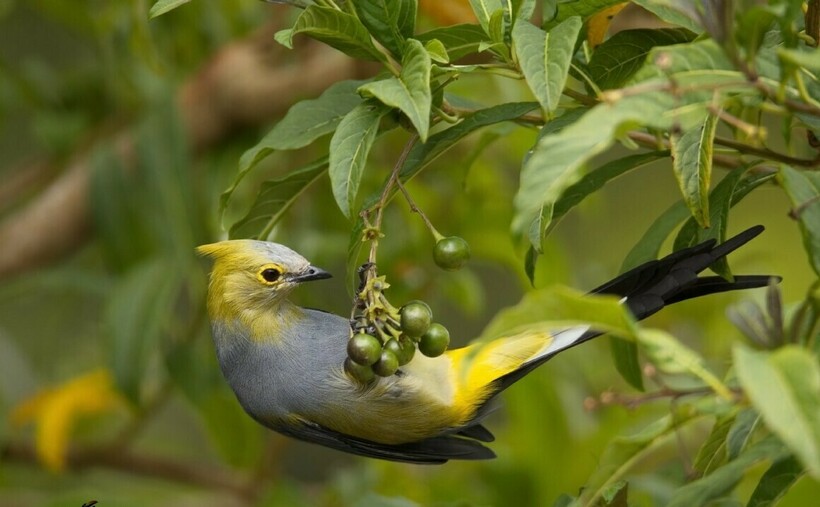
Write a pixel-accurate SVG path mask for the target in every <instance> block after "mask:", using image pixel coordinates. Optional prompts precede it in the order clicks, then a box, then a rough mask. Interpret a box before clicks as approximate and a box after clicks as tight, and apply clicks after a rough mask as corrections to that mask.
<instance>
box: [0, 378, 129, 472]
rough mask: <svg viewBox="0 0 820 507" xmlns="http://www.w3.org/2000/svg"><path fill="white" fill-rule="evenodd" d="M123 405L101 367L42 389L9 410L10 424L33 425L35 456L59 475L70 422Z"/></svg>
mask: <svg viewBox="0 0 820 507" xmlns="http://www.w3.org/2000/svg"><path fill="white" fill-rule="evenodd" d="M124 406H125V402H124V401H123V399H122V397H121V396H120V395H119V394H118V393H117V392H116V391H115V390H114V383H113V380H112V378H111V374H110V372H109V371H108V370H105V369H102V368H101V369H98V370H94V371H91V372H89V373H86V374H84V375H81V376H79V377H75V378H73V379H71V380H69V381H67V382H65V383H63V384H61V385H59V386H57V387H53V388H46V389H44V390H42V391H40V392H39V393H37V394H35V395H34V396H32V397H31V398H29V399H27V400H25V401H23V402H22V403H20V404H19V405H18V406H17V407H15V408H14V410H13V411H12V413H11V421H12V424H14V425H16V426H23V425H25V424H27V423H29V422H33V423H34V424H35V426H36V432H35V449H36V451H37V456H38V457H39V459H40V461H42V463H43V465H44V466H45V467H46V468H48V469H49V470H52V471H54V472H61V471H62V470H63V469H64V468H65V462H66V452H67V450H68V444H69V439H70V436H71V430H72V428H73V427H74V423H75V422H76V421H77V420H78V419H79V418H80V417H83V416H89V415H96V414H101V413H106V412H112V411H114V410H116V409H119V408H121V407H124Z"/></svg>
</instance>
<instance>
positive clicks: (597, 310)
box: [476, 286, 638, 342]
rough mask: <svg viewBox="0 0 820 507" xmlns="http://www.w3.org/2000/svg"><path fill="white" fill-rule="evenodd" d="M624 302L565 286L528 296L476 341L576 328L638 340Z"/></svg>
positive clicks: (497, 317) (504, 312) (502, 313)
mask: <svg viewBox="0 0 820 507" xmlns="http://www.w3.org/2000/svg"><path fill="white" fill-rule="evenodd" d="M620 299H621V298H619V297H616V296H611V295H599V294H594V295H590V294H584V293H582V292H580V291H576V290H574V289H570V288H568V287H563V286H554V287H549V288H546V289H539V290H534V291H531V292H527V293H526V294H524V297H523V298H522V299H521V301H519V302H518V303H517V304H516V305H514V306H511V307H508V308H505V309H503V310H501V311H499V312H498V313H497V314H496V315H495V317H493V319H492V320H491V321H490V323H489V324H488V325H487V327H486V328H485V329H484V331H483V332H482V333H481V336H480V337H479V338H478V339H477V340H476V341H479V342H480V341H486V340H493V339H496V338H499V337H501V336H512V335H514V334H517V333H521V332H547V333H549V332H554V331H555V330H557V329H562V328H566V327H569V326H573V325H588V326H590V327H591V328H592V329H595V330H597V331H601V332H605V333H612V334H615V335H618V336H622V337H625V338H632V339H634V338H635V336H636V333H637V332H638V331H637V326H636V324H635V318H634V317H633V316H632V314H631V313H630V312H629V310H628V309H627V307H626V306H625V305H622V304H621V303H620ZM546 316H549V318H546Z"/></svg>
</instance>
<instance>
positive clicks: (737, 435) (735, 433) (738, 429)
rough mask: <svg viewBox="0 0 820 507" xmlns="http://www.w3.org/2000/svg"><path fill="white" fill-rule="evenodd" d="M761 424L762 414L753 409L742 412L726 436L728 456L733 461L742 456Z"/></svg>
mask: <svg viewBox="0 0 820 507" xmlns="http://www.w3.org/2000/svg"><path fill="white" fill-rule="evenodd" d="M759 423H760V414H758V413H757V411H756V410H754V409H752V408H747V409H744V410H741V411H740V413H739V414H738V415H737V417H736V418H735V422H734V424H732V427H731V429H729V434H728V435H727V436H726V456H727V457H728V458H729V459H730V460H733V459H735V458H737V457H738V456H740V453H742V452H743V451H744V450H745V449H746V446H748V445H749V442H750V441H751V439H752V436H753V435H754V433H755V430H756V429H757V427H758V425H759Z"/></svg>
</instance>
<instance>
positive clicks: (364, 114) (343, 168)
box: [328, 101, 388, 218]
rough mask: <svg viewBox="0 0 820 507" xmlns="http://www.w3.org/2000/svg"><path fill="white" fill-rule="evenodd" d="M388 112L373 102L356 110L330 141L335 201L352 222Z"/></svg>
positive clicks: (348, 116)
mask: <svg viewBox="0 0 820 507" xmlns="http://www.w3.org/2000/svg"><path fill="white" fill-rule="evenodd" d="M387 111H388V110H387V109H386V108H384V107H382V106H381V105H377V104H373V103H371V102H369V101H368V102H363V103H361V104H359V105H358V106H356V107H354V108H353V110H352V111H350V112H349V113H348V114H347V115H346V116H345V117H344V118H343V119H342V121H341V122H340V123H339V126H338V128H336V132H335V133H334V134H333V137H332V138H331V139H330V162H329V171H328V172H329V174H330V183H331V185H332V190H333V197H334V198H335V199H336V204H338V205H339V209H340V210H342V213H343V214H344V215H345V216H346V217H348V218H350V216H351V213H352V210H353V205H354V204H355V200H356V194H357V193H358V191H359V183H360V182H361V180H362V173H363V172H364V167H365V165H366V164H367V156H368V154H369V153H370V148H371V147H372V146H373V141H374V140H375V139H376V133H378V131H379V122H380V121H381V119H382V116H384V115H385V114H387Z"/></svg>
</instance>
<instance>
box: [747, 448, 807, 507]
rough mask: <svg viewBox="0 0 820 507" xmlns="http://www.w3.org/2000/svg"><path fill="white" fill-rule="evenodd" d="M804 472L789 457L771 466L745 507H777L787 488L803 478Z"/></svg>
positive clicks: (800, 466)
mask: <svg viewBox="0 0 820 507" xmlns="http://www.w3.org/2000/svg"><path fill="white" fill-rule="evenodd" d="M804 473H805V470H803V466H802V465H801V464H800V462H799V461H798V460H797V459H796V458H795V457H794V456H789V457H788V458H785V459H783V460H781V461H778V462H776V463H774V464H772V466H771V467H769V469H768V470H766V473H765V474H763V477H761V478H760V482H758V483H757V487H756V488H755V490H754V492H753V493H752V497H751V498H750V499H749V503H747V504H746V507H771V506H773V505H777V503H778V502H779V501H780V499H781V498H782V497H783V495H785V494H786V492H787V491H789V488H791V487H792V485H794V483H795V482H797V480H798V479H800V477H802V476H803V474H804Z"/></svg>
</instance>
